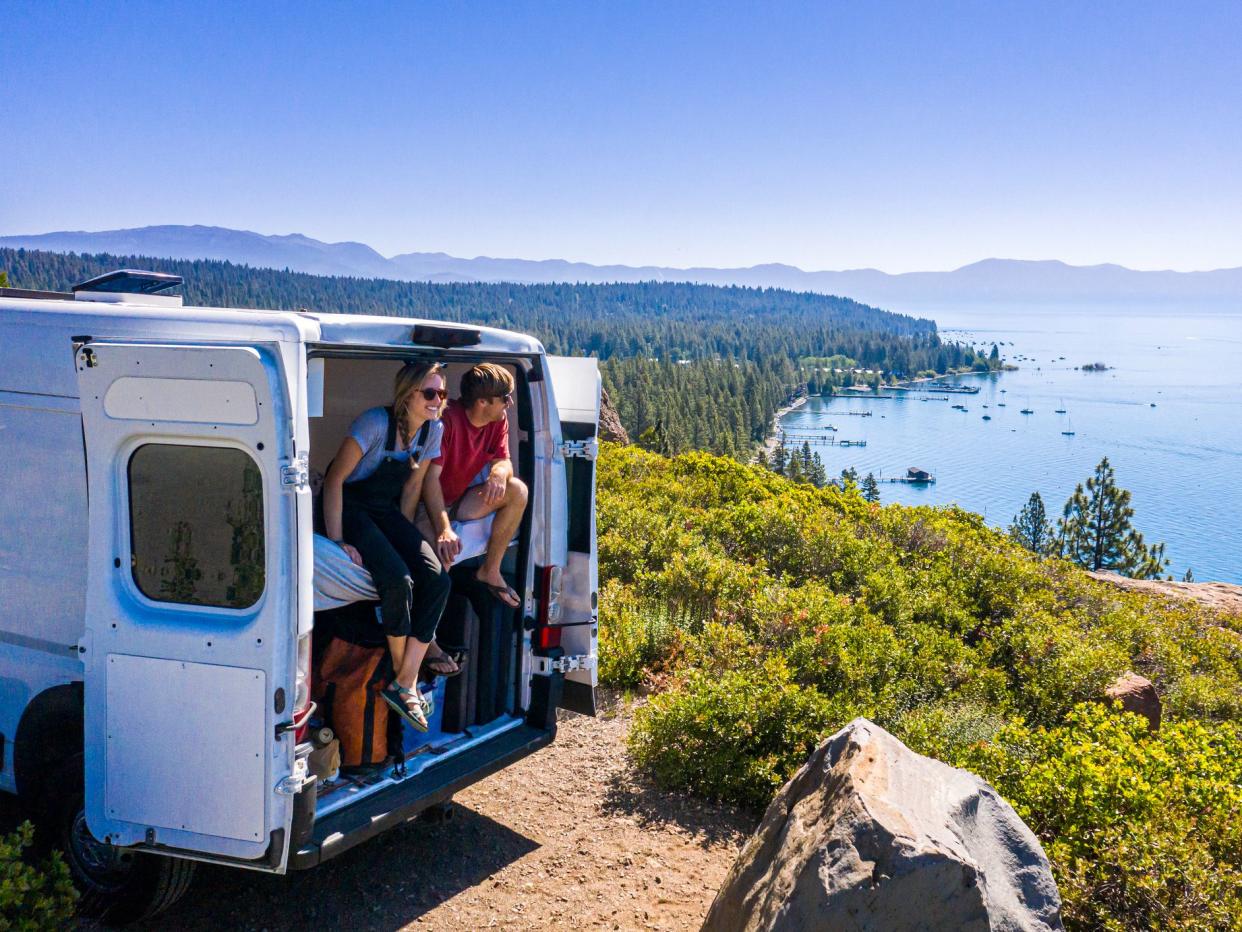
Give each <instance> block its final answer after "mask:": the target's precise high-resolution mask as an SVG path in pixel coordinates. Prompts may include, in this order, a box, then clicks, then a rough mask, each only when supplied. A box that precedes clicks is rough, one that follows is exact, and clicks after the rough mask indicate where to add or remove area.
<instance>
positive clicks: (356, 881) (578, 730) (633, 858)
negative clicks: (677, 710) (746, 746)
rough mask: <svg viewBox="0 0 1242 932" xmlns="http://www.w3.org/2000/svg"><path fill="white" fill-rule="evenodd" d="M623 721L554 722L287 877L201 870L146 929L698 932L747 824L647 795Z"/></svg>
mask: <svg viewBox="0 0 1242 932" xmlns="http://www.w3.org/2000/svg"><path fill="white" fill-rule="evenodd" d="M630 717H631V716H630V711H629V710H628V709H625V708H622V707H621V706H620V705H619V704H617V703H615V702H613V703H612V705H611V707H610V708H609V710H608V711H607V712H605V713H604V714H603V715H601V716H600V717H599V718H595V719H590V718H584V717H582V716H577V715H568V716H566V717H565V718H564V719H563V720H562V722H561V724H560V728H559V731H558V734H557V739H556V742H555V743H554V744H553V745H552V746H551V747H549V748H545V749H544V750H542V751H539V752H538V753H537V754H534V755H532V756H531V757H528V758H526V759H525V760H523V761H520V762H519V763H517V764H516V765H514V766H513V767H510V768H508V769H507V770H504V771H501V772H500V773H498V774H495V775H493V776H491V777H489V778H488V779H486V780H484V781H483V782H481V783H478V784H476V785H475V786H473V787H471V788H470V789H469V790H467V791H466V792H464V793H462V794H461V795H459V796H458V797H457V806H456V807H455V811H454V817H453V818H452V819H451V820H449V821H447V822H442V823H433V824H427V823H423V822H415V823H411V824H408V825H406V826H404V827H402V828H399V829H396V830H394V831H391V832H388V833H387V834H385V835H383V836H380V837H379V838H375V839H373V840H371V841H370V842H367V843H365V844H363V845H360V846H358V847H357V848H354V849H352V850H351V851H348V852H346V853H345V854H343V855H341V856H340V857H339V858H336V859H335V860H332V861H329V862H327V863H326V864H323V865H322V866H320V867H318V868H315V869H314V870H311V871H306V872H303V873H296V874H290V875H288V876H286V877H271V876H266V875H262V874H249V873H246V872H243V871H237V870H228V869H225V868H215V867H200V869H199V873H198V876H197V878H196V880H195V883H194V886H193V887H192V888H191V890H190V892H189V893H188V894H187V895H186V898H185V899H184V900H182V901H181V902H180V903H179V904H178V905H177V906H175V907H174V908H173V909H172V910H170V911H168V912H167V913H165V914H164V915H162V916H160V917H159V918H158V919H156V920H153V921H152V922H150V923H147V924H146V925H145V926H144V927H143V928H147V929H173V928H175V929H190V930H197V929H202V930H207V929H211V930H213V932H214V930H216V929H220V928H228V929H254V930H273V932H274V930H277V929H299V930H302V932H305V930H308V929H316V928H335V927H338V926H348V927H349V928H351V929H358V930H361V929H375V930H395V929H419V930H422V929H471V930H473V929H487V928H504V929H547V928H588V929H589V928H598V929H697V928H699V926H700V925H701V923H702V920H703V917H704V916H705V915H706V913H707V908H708V906H709V905H710V904H711V901H712V898H713V896H714V895H715V891H716V889H717V887H719V885H720V882H721V881H722V880H723V879H724V875H725V873H726V871H728V869H729V867H730V865H731V864H732V863H733V859H734V857H735V855H736V854H737V850H738V848H739V847H740V846H741V844H742V842H743V841H745V839H746V837H747V836H748V835H749V834H750V832H751V831H752V830H753V829H754V827H755V825H756V824H757V819H756V817H755V816H753V815H750V814H746V813H742V812H738V811H736V810H732V809H729V808H727V807H722V806H715V805H711V804H707V803H703V802H700V801H697V800H694V799H689V798H686V797H684V796H677V795H672V794H666V793H662V792H660V791H659V790H657V789H655V788H654V787H652V786H651V785H650V784H649V783H648V782H647V781H645V780H644V779H642V778H641V777H639V776H638V775H637V774H635V773H634V771H633V770H632V768H631V767H630V766H629V764H628V761H627V760H626V757H625V753H624V736H625V731H626V728H627V727H628V724H629V721H630Z"/></svg>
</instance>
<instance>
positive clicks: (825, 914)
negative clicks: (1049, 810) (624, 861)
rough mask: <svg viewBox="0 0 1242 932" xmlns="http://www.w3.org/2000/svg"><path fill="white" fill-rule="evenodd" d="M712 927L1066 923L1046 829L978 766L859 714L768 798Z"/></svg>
mask: <svg viewBox="0 0 1242 932" xmlns="http://www.w3.org/2000/svg"><path fill="white" fill-rule="evenodd" d="M703 928H704V929H705V930H713V932H725V930H741V929H745V930H760V929H763V930H767V929H773V930H775V929H789V930H794V929H797V930H810V929H830V930H838V929H840V930H858V929H868V930H877V932H879V930H884V932H898V930H903V929H952V930H980V932H982V930H988V929H1004V930H1011V929H1012V930H1018V929H1022V930H1027V929H1031V930H1035V929H1039V930H1045V929H1061V928H1063V927H1062V925H1061V897H1060V895H1059V894H1058V893H1057V887H1056V883H1055V882H1054V881H1053V879H1052V872H1051V870H1050V868H1049V866H1048V859H1047V857H1045V856H1044V852H1043V848H1041V847H1040V844H1039V840H1038V839H1037V838H1036V837H1035V835H1034V834H1033V833H1032V832H1031V830H1030V829H1029V828H1027V827H1026V825H1025V824H1023V822H1022V820H1021V819H1019V818H1018V815H1017V813H1015V812H1014V811H1013V809H1012V807H1010V805H1009V804H1008V803H1006V802H1005V801H1004V800H1003V799H1001V798H1000V796H998V795H997V793H996V791H995V790H994V789H992V787H990V786H988V784H986V783H985V782H983V781H982V780H980V779H979V778H978V777H976V776H975V775H974V774H971V773H967V772H966V771H964V770H957V769H955V768H953V767H950V766H948V765H947V764H942V763H941V762H939V761H935V760H932V759H931V758H928V757H923V756H921V755H919V754H915V753H914V752H913V751H911V750H910V749H909V748H907V747H906V746H905V745H904V744H902V743H901V742H900V741H898V740H897V739H896V738H894V737H893V736H892V735H890V734H889V733H888V732H887V731H885V730H884V729H883V728H880V727H879V726H878V725H875V724H872V723H871V722H869V721H867V720H866V719H864V718H859V719H855V720H854V721H852V722H850V724H848V725H847V726H845V728H843V729H841V731H839V732H837V733H836V734H835V735H833V736H832V737H831V738H829V739H828V740H827V741H825V742H824V743H823V744H822V745H820V746H819V748H818V749H817V750H816V751H815V753H814V754H813V755H812V756H811V759H810V760H809V761H808V762H807V764H806V766H804V767H803V768H802V769H801V770H799V771H798V773H797V774H795V775H794V778H793V779H792V780H790V781H789V782H788V783H787V784H785V786H784V788H783V789H782V790H781V791H780V793H779V794H778V795H777V797H776V799H775V800H774V801H773V802H772V805H771V806H769V807H768V811H767V813H766V814H765V815H764V817H763V822H762V823H761V824H760V826H759V828H758V830H757V831H756V832H755V834H754V836H753V837H752V838H751V839H750V840H749V841H748V842H747V843H746V845H745V847H744V848H743V849H742V851H741V853H740V854H739V855H738V859H737V862H736V863H735V864H734V865H733V868H732V870H731V871H730V872H729V875H728V876H727V877H726V878H725V881H724V885H723V886H722V887H721V888H720V891H719V893H717V894H716V899H715V902H713V903H712V908H711V910H710V912H709V913H708V914H707V921H706V922H705V924H704V926H703Z"/></svg>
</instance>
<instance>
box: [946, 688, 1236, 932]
mask: <svg viewBox="0 0 1242 932" xmlns="http://www.w3.org/2000/svg"><path fill="white" fill-rule="evenodd" d="M956 763H959V764H960V765H961V766H964V767H967V768H968V769H970V770H972V771H974V772H975V773H977V774H979V775H980V776H982V777H984V778H985V779H986V780H988V781H989V782H991V783H992V785H993V786H995V787H996V789H997V790H999V791H1000V793H1001V795H1003V796H1004V797H1005V798H1006V799H1007V800H1009V802H1010V803H1011V804H1013V806H1014V808H1015V809H1016V810H1017V811H1018V814H1019V815H1020V816H1022V819H1023V820H1024V821H1025V822H1026V823H1027V825H1029V826H1030V827H1031V828H1032V829H1033V830H1034V831H1035V832H1036V833H1037V834H1038V835H1039V836H1040V839H1041V840H1042V841H1043V843H1044V847H1045V849H1046V851H1047V854H1048V857H1049V859H1050V860H1051V861H1052V866H1053V871H1054V873H1055V874H1056V878H1057V885H1058V886H1059V887H1060V890H1061V897H1062V900H1063V901H1064V915H1065V920H1066V923H1067V925H1070V926H1072V927H1078V928H1088V929H1123V928H1143V929H1209V928H1219V929H1225V928H1231V927H1232V928H1237V927H1238V923H1239V922H1240V921H1242V729H1239V727H1238V726H1237V725H1236V724H1233V723H1229V722H1223V723H1216V724H1211V725H1205V724H1203V723H1200V722H1192V721H1185V722H1178V723H1175V724H1172V725H1167V726H1165V727H1164V728H1163V729H1161V731H1159V732H1158V733H1156V734H1152V733H1150V732H1149V731H1148V728H1147V721H1146V720H1145V719H1143V718H1141V717H1139V716H1137V715H1131V714H1128V713H1118V712H1114V711H1112V710H1110V709H1107V708H1105V707H1104V706H1102V705H1100V704H1087V705H1082V706H1079V707H1077V708H1076V709H1074V710H1073V711H1072V712H1070V714H1069V715H1068V716H1067V717H1066V719H1065V722H1064V724H1063V725H1060V726H1058V727H1055V728H1050V729H1043V728H1040V729H1030V728H1028V727H1027V726H1025V725H1022V724H1018V723H1015V724H1012V725H1009V726H1007V727H1006V728H1004V729H1002V730H1001V731H1000V732H999V733H998V734H996V735H995V736H994V738H993V739H992V740H991V741H990V742H987V743H985V744H981V745H979V746H977V747H975V748H972V749H970V750H969V751H967V752H966V753H964V754H961V755H959V760H958V761H956Z"/></svg>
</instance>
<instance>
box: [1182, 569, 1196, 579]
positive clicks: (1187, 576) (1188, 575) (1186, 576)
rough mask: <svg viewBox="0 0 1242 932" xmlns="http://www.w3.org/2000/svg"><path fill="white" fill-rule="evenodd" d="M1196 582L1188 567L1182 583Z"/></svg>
mask: <svg viewBox="0 0 1242 932" xmlns="http://www.w3.org/2000/svg"><path fill="white" fill-rule="evenodd" d="M1194 581H1195V574H1194V572H1193V571H1192V570H1191V569H1190V567H1189V566H1188V567H1186V575H1185V576H1183V577H1182V582H1194Z"/></svg>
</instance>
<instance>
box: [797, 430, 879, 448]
mask: <svg viewBox="0 0 1242 932" xmlns="http://www.w3.org/2000/svg"><path fill="white" fill-rule="evenodd" d="M776 439H777V442H778V443H784V444H786V445H787V446H788V445H793V446H799V445H801V444H803V443H809V444H810V445H811V446H813V447H815V446H822V447H865V446H866V445H867V441H865V440H838V439H837V438H836V437H834V436H832V435H831V434H787V433H785V432H784V431H778V432H777V437H776Z"/></svg>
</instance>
